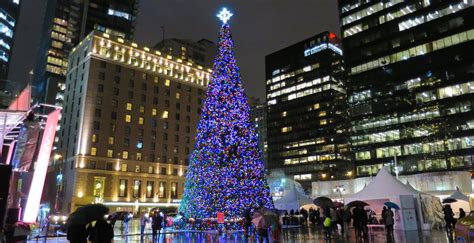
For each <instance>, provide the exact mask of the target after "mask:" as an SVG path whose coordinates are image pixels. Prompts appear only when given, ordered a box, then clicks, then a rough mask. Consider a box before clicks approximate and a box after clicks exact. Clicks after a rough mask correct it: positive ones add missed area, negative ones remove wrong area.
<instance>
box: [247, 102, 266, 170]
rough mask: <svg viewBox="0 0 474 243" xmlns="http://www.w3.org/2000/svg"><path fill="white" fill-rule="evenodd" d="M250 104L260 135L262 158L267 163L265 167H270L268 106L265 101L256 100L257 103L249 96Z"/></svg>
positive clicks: (259, 144)
mask: <svg viewBox="0 0 474 243" xmlns="http://www.w3.org/2000/svg"><path fill="white" fill-rule="evenodd" d="M248 100H249V105H250V118H251V119H252V122H253V123H254V125H255V131H257V136H258V147H259V149H260V151H261V152H262V156H261V160H262V161H263V164H264V165H265V168H268V161H267V106H266V104H265V102H260V100H258V99H257V100H256V102H255V103H253V102H251V100H252V98H249V99H248Z"/></svg>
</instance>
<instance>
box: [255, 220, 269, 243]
mask: <svg viewBox="0 0 474 243" xmlns="http://www.w3.org/2000/svg"><path fill="white" fill-rule="evenodd" d="M255 227H256V228H257V233H258V238H259V239H258V242H260V243H263V240H264V239H266V242H267V243H270V239H269V237H268V228H267V227H266V226H265V222H264V221H263V220H260V221H259V222H258V224H257V225H255Z"/></svg>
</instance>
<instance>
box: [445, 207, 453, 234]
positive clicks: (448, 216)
mask: <svg viewBox="0 0 474 243" xmlns="http://www.w3.org/2000/svg"><path fill="white" fill-rule="evenodd" d="M443 213H444V220H445V221H446V230H447V231H451V230H453V229H454V213H453V209H451V205H449V204H446V205H444V208H443Z"/></svg>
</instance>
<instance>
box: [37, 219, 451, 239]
mask: <svg viewBox="0 0 474 243" xmlns="http://www.w3.org/2000/svg"><path fill="white" fill-rule="evenodd" d="M114 231H115V235H116V236H115V238H114V241H115V242H127V243H132V242H143V243H149V242H152V239H151V235H150V233H151V231H150V229H147V230H146V234H147V235H145V236H143V237H141V236H140V235H136V234H138V233H139V225H138V220H134V221H132V223H131V225H130V229H129V233H130V234H131V235H129V236H126V237H125V236H122V231H121V222H117V224H116V226H115V229H114ZM30 242H31V243H33V242H37V241H36V240H30V241H28V243H30ZM38 242H45V241H44V240H43V239H40V240H38ZM46 242H51V243H52V242H58V243H64V242H68V241H67V240H66V239H65V237H60V238H51V239H47V240H46ZM157 242H158V241H157ZM159 242H166V243H175V242H176V243H179V242H196V243H198V242H212V243H214V242H215V243H217V242H226V243H234V242H235V243H238V242H248V243H252V242H258V238H257V237H256V236H251V237H249V238H248V239H246V238H245V236H244V234H243V233H242V232H229V233H222V234H219V233H217V232H202V233H196V232H193V233H191V232H170V231H168V232H166V233H165V234H162V235H161V237H160V241H159ZM271 242H295V243H297V242H334V243H339V242H340V243H343V242H356V240H355V237H354V233H353V232H352V230H351V235H350V237H349V238H344V237H342V236H341V235H339V234H337V235H333V238H332V240H331V241H325V240H324V237H323V234H322V232H321V231H320V230H319V229H318V228H317V227H315V226H309V227H299V228H288V229H283V232H282V235H281V237H280V239H279V240H278V241H275V240H271ZM366 242H370V243H372V242H373V243H378V242H387V239H386V236H385V231H382V230H373V231H372V232H371V233H370V235H369V239H368V241H366ZM395 242H397V243H398V242H409V243H448V242H450V241H449V239H448V237H447V235H446V232H445V231H443V230H434V231H409V232H403V231H396V232H395ZM451 242H452V241H451Z"/></svg>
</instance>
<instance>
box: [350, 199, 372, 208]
mask: <svg viewBox="0 0 474 243" xmlns="http://www.w3.org/2000/svg"><path fill="white" fill-rule="evenodd" d="M346 206H347V208H353V207H362V208H363V207H365V206H369V204H368V203H366V202H363V201H359V200H355V201H352V202H350V203H348V204H347V205H346Z"/></svg>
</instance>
